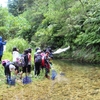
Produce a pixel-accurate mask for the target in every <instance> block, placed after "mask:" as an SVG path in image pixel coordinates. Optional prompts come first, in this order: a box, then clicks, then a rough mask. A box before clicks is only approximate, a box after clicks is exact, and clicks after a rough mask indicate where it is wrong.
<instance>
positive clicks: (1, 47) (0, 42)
mask: <svg viewBox="0 0 100 100" xmlns="http://www.w3.org/2000/svg"><path fill="white" fill-rule="evenodd" d="M5 44H6V42H5V41H4V42H3V40H2V37H1V36H0V63H1V60H2V56H3V50H4V45H5Z"/></svg>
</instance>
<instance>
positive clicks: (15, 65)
mask: <svg viewBox="0 0 100 100" xmlns="http://www.w3.org/2000/svg"><path fill="white" fill-rule="evenodd" d="M12 56H13V60H12V61H10V60H8V59H4V60H2V65H3V66H4V73H5V76H6V77H8V76H9V77H11V72H14V74H15V76H17V75H18V74H20V78H22V75H23V73H26V74H30V73H31V48H29V49H26V50H24V52H23V54H20V53H19V50H18V48H16V47H14V48H13V50H12Z"/></svg>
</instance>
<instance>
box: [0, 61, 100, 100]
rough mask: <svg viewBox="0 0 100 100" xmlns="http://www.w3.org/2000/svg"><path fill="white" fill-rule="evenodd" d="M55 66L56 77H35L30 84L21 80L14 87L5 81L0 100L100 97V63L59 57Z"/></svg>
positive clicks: (83, 99) (82, 99) (84, 99)
mask: <svg viewBox="0 0 100 100" xmlns="http://www.w3.org/2000/svg"><path fill="white" fill-rule="evenodd" d="M52 68H53V70H55V71H56V72H57V76H56V78H55V80H48V79H46V78H43V79H41V80H40V79H38V80H37V81H36V79H35V78H33V79H32V83H31V84H28V85H23V84H22V82H20V81H19V80H17V81H16V86H14V87H13V86H12V87H10V88H7V87H6V86H5V85H3V84H2V87H1V88H0V100H100V67H99V65H87V64H78V63H73V62H67V61H62V60H55V61H53V65H52ZM52 68H51V71H52ZM41 74H43V73H41ZM8 91H9V92H8Z"/></svg>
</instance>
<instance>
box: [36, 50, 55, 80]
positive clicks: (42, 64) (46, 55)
mask: <svg viewBox="0 0 100 100" xmlns="http://www.w3.org/2000/svg"><path fill="white" fill-rule="evenodd" d="M51 59H53V55H52V50H51V48H47V49H45V50H42V51H41V50H40V49H39V48H36V52H35V54H34V63H35V68H34V69H35V76H39V74H40V70H41V69H42V70H43V69H45V77H46V78H48V79H50V76H49V72H50V68H51V65H52V63H51Z"/></svg>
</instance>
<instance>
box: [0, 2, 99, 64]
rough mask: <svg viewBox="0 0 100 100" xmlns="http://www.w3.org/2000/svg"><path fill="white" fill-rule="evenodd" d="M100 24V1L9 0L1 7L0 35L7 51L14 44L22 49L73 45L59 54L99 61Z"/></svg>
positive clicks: (88, 61) (92, 61)
mask: <svg viewBox="0 0 100 100" xmlns="http://www.w3.org/2000/svg"><path fill="white" fill-rule="evenodd" d="M99 25H100V0H8V6H7V7H6V8H3V7H2V6H1V7H0V36H2V37H3V39H4V40H7V46H8V47H7V51H8V52H11V50H12V46H14V45H16V46H17V47H18V48H19V49H20V50H21V51H23V50H24V49H25V48H27V47H31V48H32V49H35V47H41V48H42V49H44V48H45V47H47V46H50V47H51V48H52V49H53V50H57V49H58V48H64V47H67V46H70V49H69V50H68V51H66V52H64V53H61V54H59V55H57V56H56V57H58V58H65V59H73V60H76V61H79V62H87V63H100V26H99ZM25 44H26V45H25ZM29 45H30V46H29ZM7 54H8V55H9V53H7Z"/></svg>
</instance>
